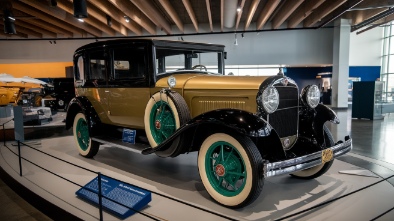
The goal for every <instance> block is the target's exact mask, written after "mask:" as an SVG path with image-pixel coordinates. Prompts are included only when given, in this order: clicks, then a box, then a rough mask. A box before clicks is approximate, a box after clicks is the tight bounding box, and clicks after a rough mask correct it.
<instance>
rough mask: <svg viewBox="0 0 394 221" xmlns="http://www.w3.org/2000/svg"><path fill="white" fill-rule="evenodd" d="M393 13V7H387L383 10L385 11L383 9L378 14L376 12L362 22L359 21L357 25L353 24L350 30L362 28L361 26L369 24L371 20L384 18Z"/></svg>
mask: <svg viewBox="0 0 394 221" xmlns="http://www.w3.org/2000/svg"><path fill="white" fill-rule="evenodd" d="M393 13H394V8H390V9H387V10H385V11H383V12H381V13H379V14H377V15H375V16H373V17H371V18H369V19H367V20H364V21H363V22H361V23H359V24H357V25H353V26H352V27H351V30H350V31H351V32H353V31H357V30H358V29H360V28H363V27H365V26H367V25H369V24H372V23H373V22H375V21H378V20H380V19H383V18H386V17H387V16H389V15H392V14H393Z"/></svg>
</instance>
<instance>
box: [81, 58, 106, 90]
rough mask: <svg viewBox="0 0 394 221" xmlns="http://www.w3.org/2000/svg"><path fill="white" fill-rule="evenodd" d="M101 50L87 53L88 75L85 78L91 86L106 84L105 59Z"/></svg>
mask: <svg viewBox="0 0 394 221" xmlns="http://www.w3.org/2000/svg"><path fill="white" fill-rule="evenodd" d="M106 57H107V56H106V53H105V52H103V51H92V52H90V55H89V71H90V73H89V76H88V79H86V82H87V83H90V85H91V84H92V85H91V86H95V87H98V86H104V85H106V84H107V80H106V79H107V74H106V73H107V60H106Z"/></svg>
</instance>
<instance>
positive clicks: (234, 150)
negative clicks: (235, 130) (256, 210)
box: [198, 133, 264, 208]
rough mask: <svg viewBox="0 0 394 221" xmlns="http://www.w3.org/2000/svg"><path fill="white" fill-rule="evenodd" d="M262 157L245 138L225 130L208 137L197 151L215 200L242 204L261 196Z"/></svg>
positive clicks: (203, 177)
mask: <svg viewBox="0 0 394 221" xmlns="http://www.w3.org/2000/svg"><path fill="white" fill-rule="evenodd" d="M262 162H263V160H262V158H261V155H260V153H259V151H258V150H257V147H256V146H255V144H254V143H253V142H252V141H251V140H250V139H249V138H247V137H242V136H239V137H233V136H231V135H229V134H225V133H215V134H212V135H210V136H208V137H207V138H206V139H205V140H204V142H203V143H202V145H201V148H200V151H199V153H198V170H199V173H200V177H201V180H202V183H203V185H204V187H205V189H206V190H207V192H208V193H209V195H210V196H211V197H212V198H213V199H214V200H215V201H217V202H218V203H220V204H222V205H224V206H227V207H231V208H240V207H244V206H246V205H248V204H250V203H252V202H253V201H254V200H256V199H257V197H258V196H259V195H260V192H261V190H262V188H263V182H264V177H263V175H262V174H263V171H262V164H263V163H262Z"/></svg>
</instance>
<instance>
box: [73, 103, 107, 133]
mask: <svg viewBox="0 0 394 221" xmlns="http://www.w3.org/2000/svg"><path fill="white" fill-rule="evenodd" d="M80 112H82V113H83V114H84V115H85V117H86V120H87V123H88V126H89V133H90V136H97V135H100V133H102V132H100V131H102V130H100V126H101V120H100V118H99V116H98V115H97V113H96V111H95V109H94V108H93V105H92V104H91V103H90V101H89V100H88V99H87V98H86V97H74V98H73V99H72V100H71V101H70V103H69V107H68V109H67V116H66V129H67V130H68V129H70V128H71V127H72V126H73V123H74V118H75V115H77V114H78V113H80Z"/></svg>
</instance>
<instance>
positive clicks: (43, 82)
mask: <svg viewBox="0 0 394 221" xmlns="http://www.w3.org/2000/svg"><path fill="white" fill-rule="evenodd" d="M20 80H21V81H20V82H23V83H33V84H43V85H45V84H47V82H45V81H41V80H38V79H35V78H31V77H29V76H24V77H22V78H20Z"/></svg>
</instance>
